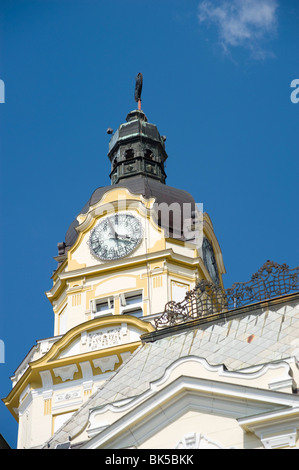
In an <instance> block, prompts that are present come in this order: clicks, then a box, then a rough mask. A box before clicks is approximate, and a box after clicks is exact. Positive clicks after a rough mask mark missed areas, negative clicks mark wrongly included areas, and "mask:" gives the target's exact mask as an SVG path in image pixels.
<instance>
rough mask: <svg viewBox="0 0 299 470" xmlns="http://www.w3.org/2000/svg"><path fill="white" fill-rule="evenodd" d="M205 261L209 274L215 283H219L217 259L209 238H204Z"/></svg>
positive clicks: (203, 251)
mask: <svg viewBox="0 0 299 470" xmlns="http://www.w3.org/2000/svg"><path fill="white" fill-rule="evenodd" d="M202 253H203V261H204V263H205V266H206V268H207V270H208V271H209V274H210V276H211V278H212V280H213V282H214V283H215V284H219V273H218V268H217V264H216V260H215V255H214V250H213V247H212V245H211V243H210V242H209V240H208V239H207V238H204V240H203V244H202Z"/></svg>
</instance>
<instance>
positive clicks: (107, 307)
mask: <svg viewBox="0 0 299 470" xmlns="http://www.w3.org/2000/svg"><path fill="white" fill-rule="evenodd" d="M91 311H92V313H93V317H94V318H95V317H98V316H101V315H113V314H114V300H113V297H108V298H106V299H95V300H92V301H91Z"/></svg>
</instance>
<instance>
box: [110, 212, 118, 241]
mask: <svg viewBox="0 0 299 470" xmlns="http://www.w3.org/2000/svg"><path fill="white" fill-rule="evenodd" d="M108 224H109V225H110V228H111V230H112V232H113V233H114V238H118V234H117V233H116V231H115V227H113V225H112V223H111V220H110V217H108Z"/></svg>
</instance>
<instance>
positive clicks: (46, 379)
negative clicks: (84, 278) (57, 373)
mask: <svg viewBox="0 0 299 470" xmlns="http://www.w3.org/2000/svg"><path fill="white" fill-rule="evenodd" d="M39 375H40V377H41V379H42V384H43V388H44V389H46V390H48V389H52V387H53V380H52V375H51V372H50V371H49V370H41V371H40V372H39Z"/></svg>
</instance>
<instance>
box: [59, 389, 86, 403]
mask: <svg viewBox="0 0 299 470" xmlns="http://www.w3.org/2000/svg"><path fill="white" fill-rule="evenodd" d="M74 398H81V391H80V390H79V389H77V390H71V391H69V392H64V393H59V394H58V395H56V396H55V403H61V402H62V401H69V400H72V399H74Z"/></svg>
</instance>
